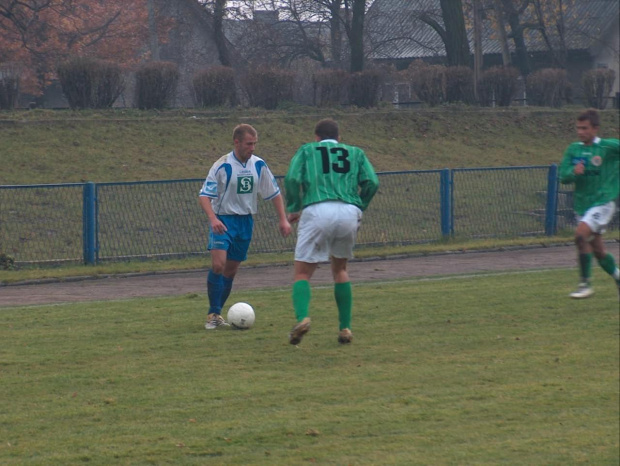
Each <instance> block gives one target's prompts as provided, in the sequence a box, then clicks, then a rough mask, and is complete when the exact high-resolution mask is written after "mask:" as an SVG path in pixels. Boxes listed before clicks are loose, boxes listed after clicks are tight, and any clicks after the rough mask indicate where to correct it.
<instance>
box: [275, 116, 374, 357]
mask: <svg viewBox="0 0 620 466" xmlns="http://www.w3.org/2000/svg"><path fill="white" fill-rule="evenodd" d="M314 134H315V138H316V141H315V142H312V143H309V144H304V145H303V146H301V147H300V148H299V150H298V151H297V153H296V154H295V156H294V157H293V159H292V160H291V164H290V165H289V169H288V172H287V174H286V177H285V178H284V185H285V188H286V208H287V210H288V212H289V216H288V219H289V221H290V222H296V221H298V220H299V229H298V231H297V245H296V246H295V277H294V281H295V283H294V284H293V308H294V309H295V318H296V320H297V323H296V324H295V326H294V327H293V329H292V330H291V333H290V335H289V342H290V343H291V344H293V345H297V344H298V343H299V342H301V339H302V337H303V336H304V335H305V334H306V333H307V332H308V331H309V330H310V317H309V305H310V297H311V291H310V283H309V282H310V279H311V278H312V274H313V273H314V271H315V270H316V267H317V265H318V263H319V262H323V261H327V260H329V261H330V262H331V269H332V276H333V279H334V297H335V299H336V306H337V308H338V321H339V330H340V331H339V333H338V342H339V343H342V344H346V343H351V340H352V339H353V334H352V333H351V311H352V302H353V296H352V291H351V282H350V280H349V274H348V272H347V261H348V260H349V259H351V258H352V257H353V246H355V241H356V238H357V229H358V228H359V224H360V222H361V220H362V211H363V210H365V209H366V208H367V207H368V204H369V203H370V200H371V199H372V198H373V196H374V195H375V193H376V192H377V189H378V188H379V179H378V178H377V175H376V173H375V170H374V168H373V167H372V165H371V164H370V161H369V160H368V158H367V157H366V154H365V153H364V151H363V150H362V149H360V148H359V147H355V146H350V145H347V144H342V143H341V142H339V139H340V135H339V130H338V123H336V122H335V121H334V120H332V119H324V120H321V121H319V122H318V123H317V124H316V127H315V129H314Z"/></svg>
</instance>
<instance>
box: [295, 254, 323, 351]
mask: <svg viewBox="0 0 620 466" xmlns="http://www.w3.org/2000/svg"><path fill="white" fill-rule="evenodd" d="M317 265H318V264H316V263H309V262H302V261H295V275H294V278H293V292H292V300H293V309H294V311H295V320H296V322H297V323H296V324H295V325H294V326H293V328H292V329H291V332H290V333H289V337H288V338H289V343H290V344H291V345H298V344H299V343H301V339H302V338H303V336H304V335H305V334H306V333H308V332H309V331H310V317H309V313H310V299H311V297H312V290H311V288H310V279H311V278H312V275H313V274H314V271H315V270H316V267H317Z"/></svg>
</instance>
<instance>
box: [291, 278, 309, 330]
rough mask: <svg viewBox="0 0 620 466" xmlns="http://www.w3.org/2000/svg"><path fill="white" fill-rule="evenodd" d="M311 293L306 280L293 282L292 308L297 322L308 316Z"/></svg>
mask: <svg viewBox="0 0 620 466" xmlns="http://www.w3.org/2000/svg"><path fill="white" fill-rule="evenodd" d="M311 294H312V293H311V291H310V283H309V282H308V280H298V281H296V282H295V283H293V308H294V309H295V317H296V318H297V322H301V321H302V320H303V319H305V318H306V317H308V309H309V308H310V297H311Z"/></svg>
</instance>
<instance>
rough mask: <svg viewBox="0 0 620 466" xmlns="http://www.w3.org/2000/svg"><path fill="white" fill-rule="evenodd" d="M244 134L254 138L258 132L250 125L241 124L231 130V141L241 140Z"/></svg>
mask: <svg viewBox="0 0 620 466" xmlns="http://www.w3.org/2000/svg"><path fill="white" fill-rule="evenodd" d="M246 134H249V135H251V136H254V137H256V136H258V132H257V131H256V130H255V129H254V127H253V126H252V125H248V124H246V123H242V124H240V125H237V126H235V129H234V130H233V141H241V140H243V138H244V137H245V135H246Z"/></svg>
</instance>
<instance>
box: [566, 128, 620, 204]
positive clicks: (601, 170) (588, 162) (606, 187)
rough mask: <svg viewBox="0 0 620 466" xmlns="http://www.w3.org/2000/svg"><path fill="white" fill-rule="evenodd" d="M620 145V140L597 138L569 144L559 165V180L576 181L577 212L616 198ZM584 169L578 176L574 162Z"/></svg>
mask: <svg viewBox="0 0 620 466" xmlns="http://www.w3.org/2000/svg"><path fill="white" fill-rule="evenodd" d="M619 160H620V144H619V141H618V139H601V138H595V139H594V141H593V142H592V144H591V145H588V146H586V145H585V144H584V143H583V142H575V143H573V144H571V145H570V146H568V149H566V151H565V152H564V158H563V159H562V163H561V164H560V182H562V183H565V184H567V183H575V194H574V206H573V208H574V209H575V212H577V214H579V215H583V214H584V213H585V212H586V210H588V209H589V208H591V207H594V206H597V205H603V204H607V203H608V202H610V201H615V200H616V198H617V197H618V194H619V192H620V181H619V180H620V162H619ZM580 163H583V165H584V168H585V171H584V173H583V174H582V175H575V172H574V169H575V165H578V164H580Z"/></svg>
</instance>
